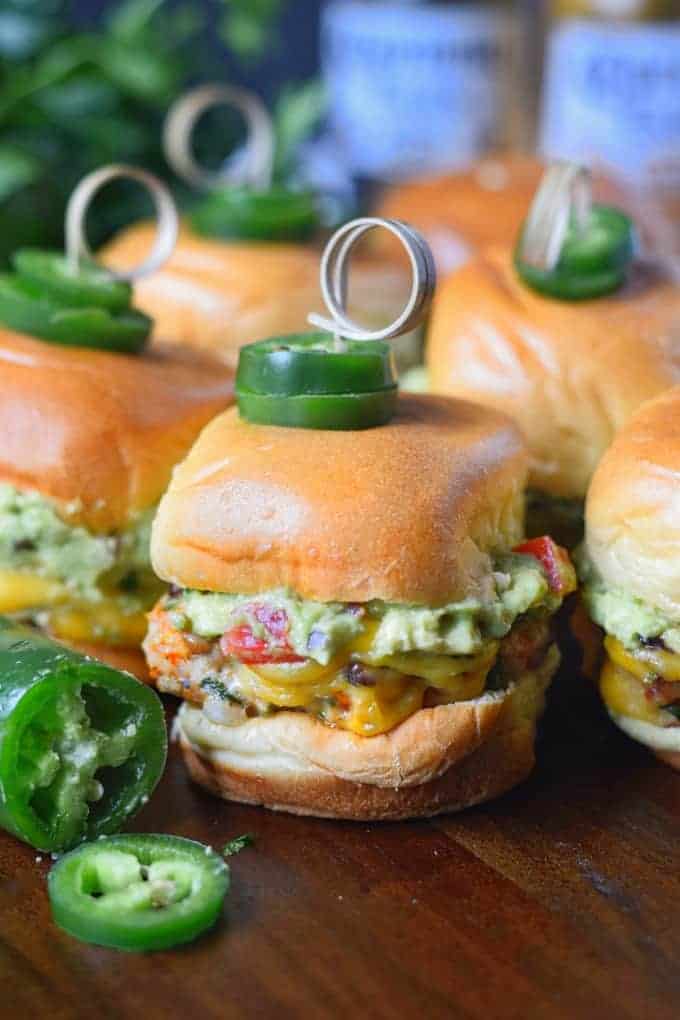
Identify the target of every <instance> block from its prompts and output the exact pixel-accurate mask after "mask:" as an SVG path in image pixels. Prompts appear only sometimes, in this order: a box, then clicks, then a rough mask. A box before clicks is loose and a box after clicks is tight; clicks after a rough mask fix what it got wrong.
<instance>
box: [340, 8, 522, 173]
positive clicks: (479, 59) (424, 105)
mask: <svg viewBox="0 0 680 1020" xmlns="http://www.w3.org/2000/svg"><path fill="white" fill-rule="evenodd" d="M506 28H507V22H506V19H505V18H504V16H503V15H502V14H501V13H500V12H499V11H498V10H496V9H495V8H494V7H491V6H489V7H487V6H484V5H479V4H475V5H466V4H463V3H450V4H446V5H424V4H407V3H401V4H399V3H358V2H344V0H339V2H332V3H330V4H328V6H327V7H326V8H325V10H324V12H323V18H322V28H321V32H322V35H321V61H322V69H323V74H324V79H325V82H326V87H327V89H328V94H329V116H330V123H331V129H332V131H333V133H334V135H335V137H336V139H337V141H338V142H339V146H340V149H341V152H342V155H343V159H344V160H346V162H347V164H348V167H349V169H350V172H351V173H352V174H353V175H354V176H357V177H367V178H374V179H375V178H377V179H383V180H394V179H397V178H400V177H407V176H412V175H413V174H416V173H423V172H428V171H434V172H436V171H440V170H448V169H451V168H455V167H458V166H461V165H463V164H465V163H468V162H470V161H471V160H473V159H475V158H476V157H477V156H479V155H481V154H483V153H484V152H487V151H488V150H489V149H491V148H493V147H495V146H496V145H497V144H498V143H499V140H500V138H501V135H502V130H503V122H504V113H505V109H506V102H507V95H506V92H507V89H505V87H504V81H505V79H506V73H507V66H508V47H507V42H506Z"/></svg>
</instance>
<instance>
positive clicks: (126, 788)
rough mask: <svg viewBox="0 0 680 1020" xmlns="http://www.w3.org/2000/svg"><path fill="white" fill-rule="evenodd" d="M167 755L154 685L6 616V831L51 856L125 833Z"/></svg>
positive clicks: (1, 805)
mask: <svg viewBox="0 0 680 1020" xmlns="http://www.w3.org/2000/svg"><path fill="white" fill-rule="evenodd" d="M166 753H167V734H166V728H165V720H164V716H163V709H162V706H161V703H160V700H159V698H158V696H157V695H156V694H155V693H154V692H153V691H152V690H151V689H150V688H149V687H145V685H144V684H142V683H140V682H139V681H138V680H135V678H134V677H132V676H130V675H129V674H127V673H121V672H119V671H118V670H115V669H111V668H110V667H109V666H105V665H103V664H102V663H99V662H95V661H94V660H93V659H89V658H87V657H85V656H83V655H79V654H77V653H76V652H72V651H69V650H67V649H65V648H63V647H62V646H61V645H58V644H56V643H55V642H53V641H50V640H49V639H48V638H46V637H43V636H42V635H40V634H38V633H36V632H35V631H32V630H30V629H29V628H27V627H22V626H19V625H17V624H15V623H13V622H11V621H9V620H7V619H5V618H2V617H0V827H2V828H3V829H6V830H7V831H8V832H11V833H13V834H14V835H15V836H18V838H19V839H22V840H24V841H25V842H26V843H30V844H31V846H34V847H35V848H36V849H38V850H47V851H54V850H65V849H68V848H69V847H72V846H75V845H76V844H77V843H79V842H81V841H82V840H85V839H94V838H96V837H98V836H100V835H102V834H107V833H111V832H116V831H117V830H118V829H120V828H121V826H122V825H123V823H124V821H125V820H126V818H128V817H129V816H130V815H131V814H133V813H134V812H135V811H137V810H138V809H139V808H140V807H141V806H142V804H143V803H145V802H146V800H147V799H148V797H149V795H150V794H151V792H152V791H153V789H154V787H155V786H156V783H157V782H158V780H159V779H160V776H161V774H162V771H163V768H164V765H165V758H166Z"/></svg>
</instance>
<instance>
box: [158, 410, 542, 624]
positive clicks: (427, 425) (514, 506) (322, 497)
mask: <svg viewBox="0 0 680 1020" xmlns="http://www.w3.org/2000/svg"><path fill="white" fill-rule="evenodd" d="M525 477H526V455H525V451H524V447H523V444H522V441H521V438H520V436H519V433H518V431H517V429H516V428H515V427H514V425H513V424H512V423H511V422H510V421H509V420H508V419H507V418H505V417H504V416H500V415H497V414H495V413H493V412H490V411H488V410H485V409H484V408H481V407H476V406H474V405H472V404H467V403H464V402H459V401H451V400H447V399H445V398H441V397H439V398H437V397H417V396H414V395H404V396H402V397H401V398H400V403H399V410H398V412H397V414H396V415H395V417H394V418H393V420H392V421H391V422H390V423H389V424H388V425H385V426H382V427H381V428H374V429H366V430H365V431H362V432H330V431H317V430H313V429H289V428H279V427H272V426H262V425H251V424H248V423H247V422H244V421H242V420H241V419H240V418H239V416H238V414H237V412H236V409H234V410H233V411H228V412H226V413H225V414H223V415H220V417H219V418H217V419H215V421H213V422H212V423H211V424H210V425H209V426H208V428H207V429H205V431H204V432H203V433H202V435H201V437H200V439H199V440H198V442H197V443H196V445H195V446H194V448H193V450H192V451H191V453H190V454H189V456H188V458H187V459H186V460H185V461H184V463H183V464H182V465H181V466H180V467H179V468H178V469H177V470H176V472H175V474H174V476H173V480H172V483H171V485H170V488H169V490H168V492H167V493H166V495H165V496H164V498H163V500H162V501H161V505H160V509H159V512H158V515H157V517H156V521H155V524H154V528H153V533H152V539H151V557H152V562H153V565H154V569H155V571H156V573H157V574H158V575H159V577H162V578H163V579H164V580H167V581H172V582H174V583H176V584H179V585H181V586H182V587H190V588H198V589H201V590H207V591H222V592H241V593H256V592H260V591H264V590H266V589H269V588H276V587H279V586H284V587H290V588H292V589H293V590H294V591H296V592H297V593H298V594H299V595H301V596H302V597H303V598H314V599H320V600H321V601H333V600H335V599H338V600H340V601H343V602H352V601H358V602H366V601H368V600H369V599H373V598H377V599H385V600H387V601H396V602H420V603H427V604H430V605H437V604H440V603H445V602H448V601H450V600H453V599H459V598H464V597H467V596H472V595H473V594H474V593H475V592H478V593H479V592H480V591H482V590H485V586H486V585H488V584H489V583H490V563H489V558H488V556H487V555H486V553H487V552H489V551H490V550H494V549H496V548H498V547H501V548H508V547H509V546H511V545H513V544H514V543H515V542H517V541H519V539H520V537H521V534H522V504H523V497H522V492H523V487H524V482H525Z"/></svg>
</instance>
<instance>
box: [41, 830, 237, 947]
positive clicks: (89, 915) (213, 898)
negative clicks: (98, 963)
mask: <svg viewBox="0 0 680 1020" xmlns="http://www.w3.org/2000/svg"><path fill="white" fill-rule="evenodd" d="M228 888H229V868H228V866H227V865H226V864H225V862H224V860H222V858H221V857H219V856H218V854H216V853H215V852H214V851H213V850H212V849H211V848H210V847H207V846H203V844H202V843H196V842H194V841H193V840H190V839H181V838H179V837H177V836H163V835H158V836H157V835H125V836H114V837H112V838H110V839H101V840H98V841H97V842H96V843H89V844H86V845H84V846H81V847H79V848H78V849H77V850H74V851H72V853H70V854H66V856H65V857H62V858H61V860H59V861H58V862H57V864H55V866H54V867H53V868H52V871H51V872H50V875H49V879H48V889H49V896H50V903H51V906H52V914H53V917H54V920H55V921H56V923H57V924H58V925H59V927H60V928H63V929H64V931H67V932H68V933H69V934H70V935H73V936H75V937H76V938H78V939H82V940H83V941H84V942H92V943H94V944H95V945H99V946H110V947H112V948H114V949H127V950H132V951H138V952H139V951H144V950H152V949H170V948H171V947H172V946H176V945H181V944H182V943H185V942H191V941H192V940H193V939H195V938H196V937H197V936H198V935H200V934H201V932H204V931H206V930H207V929H208V928H211V927H212V926H213V925H214V924H215V922H216V921H217V919H218V917H219V914H220V911H221V909H222V903H223V902H224V897H225V895H226V893H227V891H228Z"/></svg>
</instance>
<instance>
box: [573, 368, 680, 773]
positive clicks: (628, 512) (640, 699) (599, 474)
mask: <svg viewBox="0 0 680 1020" xmlns="http://www.w3.org/2000/svg"><path fill="white" fill-rule="evenodd" d="M679 548H680V389H678V388H677V387H676V388H675V389H672V390H669V391H668V392H667V393H664V394H662V395H660V396H658V397H656V398H655V399H654V400H651V401H649V402H648V403H646V404H644V406H643V407H641V408H640V409H639V410H638V412H637V413H636V414H635V416H634V417H633V418H632V419H631V421H630V422H629V424H628V425H627V426H626V427H625V428H624V429H623V430H622V431H621V432H620V433H619V435H618V436H617V438H616V439H615V440H614V442H613V444H612V445H611V447H610V448H609V450H608V451H607V453H606V454H605V455H604V457H603V458H602V461H601V462H600V465H599V467H598V469H597V471H596V472H595V476H594V478H593V481H592V484H591V486H590V490H589V492H588V500H587V504H586V538H585V545H584V549H583V550H582V553H581V557H580V573H581V579H582V582H583V588H582V597H583V601H584V603H585V606H586V608H587V609H588V611H589V613H590V615H591V617H592V619H593V620H594V621H595V622H596V623H597V624H599V626H600V627H601V628H602V629H603V630H604V633H605V640H604V645H605V660H604V666H603V668H602V673H601V676H600V691H601V694H602V698H603V700H604V703H605V706H606V708H607V711H608V713H609V715H610V716H611V718H612V719H613V721H614V722H615V723H616V725H617V726H619V727H620V728H621V729H622V730H623V731H624V732H625V733H627V734H628V735H629V736H630V737H632V738H633V739H634V740H637V741H639V742H640V743H641V744H644V745H645V746H647V747H649V748H651V749H652V750H653V751H654V752H655V754H656V755H657V756H658V757H659V758H661V759H662V760H664V761H666V762H667V763H668V764H669V765H672V766H674V767H675V768H680V561H679V559H678V549H679Z"/></svg>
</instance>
